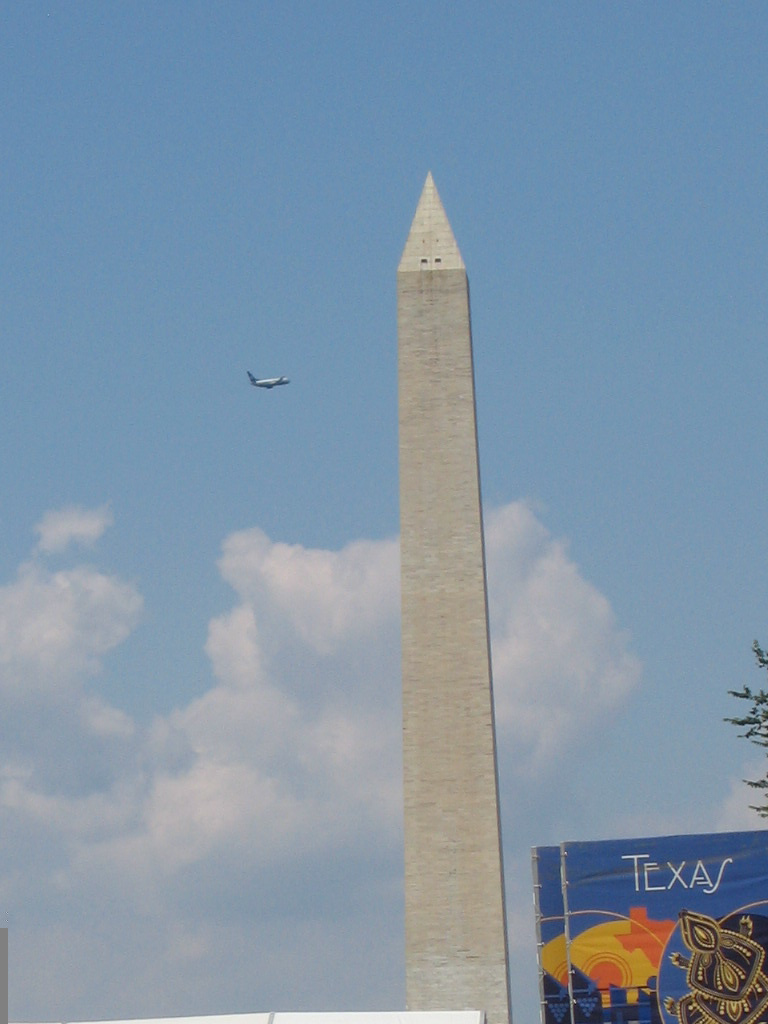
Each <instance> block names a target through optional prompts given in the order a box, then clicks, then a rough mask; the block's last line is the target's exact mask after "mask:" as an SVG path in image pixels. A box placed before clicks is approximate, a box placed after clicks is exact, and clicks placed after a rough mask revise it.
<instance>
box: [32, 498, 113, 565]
mask: <svg viewBox="0 0 768 1024" xmlns="http://www.w3.org/2000/svg"><path fill="white" fill-rule="evenodd" d="M112 522H113V517H112V511H111V509H110V508H109V506H108V505H102V506H100V507H99V508H81V507H80V506H79V505H68V506H67V507H66V508H60V509H56V510H54V511H51V512H46V513H45V515H44V516H43V518H42V519H41V520H40V522H39V523H38V524H37V526H36V527H35V532H36V533H37V535H38V537H39V540H38V543H37V547H38V550H39V551H43V552H46V553H52V552H56V551H63V550H64V549H65V548H67V547H68V546H69V545H70V544H73V543H75V544H83V545H86V546H88V547H90V546H92V545H93V544H95V543H96V541H97V540H98V539H99V538H100V537H101V536H102V534H103V533H104V531H105V530H106V529H107V528H108V527H109V526H111V525H112Z"/></svg>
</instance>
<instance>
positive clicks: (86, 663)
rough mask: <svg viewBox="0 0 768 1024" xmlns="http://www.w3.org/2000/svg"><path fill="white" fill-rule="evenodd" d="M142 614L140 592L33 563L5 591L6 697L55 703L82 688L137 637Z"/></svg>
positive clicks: (0, 613) (0, 665) (95, 575)
mask: <svg viewBox="0 0 768 1024" xmlns="http://www.w3.org/2000/svg"><path fill="white" fill-rule="evenodd" d="M141 608H142V600H141V597H140V595H139V594H138V593H137V592H136V590H135V589H134V587H133V586H131V585H130V584H127V583H125V582H123V581H121V580H119V579H116V578H115V577H113V576H108V575H105V574H104V573H101V572H98V571H96V570H95V569H89V568H86V567H77V568H74V569H71V570H69V571H66V572H64V571H62V572H55V573H51V572H49V571H48V570H46V569H45V568H43V567H42V566H40V565H38V564H36V563H33V562H30V563H26V564H25V565H23V566H21V568H20V569H19V572H18V575H17V578H16V579H15V580H14V581H13V582H12V583H9V584H7V585H5V586H3V587H0V692H4V693H5V694H6V695H11V694H13V695H15V696H16V697H18V698H19V699H23V698H25V697H34V696H37V695H40V694H44V695H46V696H47V697H48V698H49V699H54V700H55V699H57V698H58V697H59V696H61V695H64V694H67V693H68V692H69V690H70V688H72V687H74V688H75V689H77V688H79V687H80V686H81V685H82V679H83V677H84V676H87V675H94V674H95V673H97V672H98V670H99V668H100V665H101V659H102V658H103V656H104V655H105V654H106V653H107V652H108V651H110V650H112V649H113V648H114V647H116V646H117V645H118V644H120V643H121V642H122V641H123V640H125V638H126V637H127V636H128V635H129V634H130V632H131V631H132V630H133V628H134V627H135V625H136V623H137V621H138V618H139V615H140V613H141Z"/></svg>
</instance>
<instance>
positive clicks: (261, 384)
mask: <svg viewBox="0 0 768 1024" xmlns="http://www.w3.org/2000/svg"><path fill="white" fill-rule="evenodd" d="M246 372H247V374H248V380H249V381H250V382H251V384H253V386H254V387H255V388H276V387H277V385H278V384H290V383H291V382H290V381H289V380H288V378H287V377H261V378H258V379H257V378H256V377H254V376H253V374H252V373H251V371H250V370H247V371H246Z"/></svg>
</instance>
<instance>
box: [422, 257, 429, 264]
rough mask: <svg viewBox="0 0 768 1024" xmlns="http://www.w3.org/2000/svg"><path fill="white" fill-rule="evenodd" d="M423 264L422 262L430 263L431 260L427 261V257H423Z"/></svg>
mask: <svg viewBox="0 0 768 1024" xmlns="http://www.w3.org/2000/svg"><path fill="white" fill-rule="evenodd" d="M421 262H422V263H429V260H428V259H427V257H426V256H422V257H421Z"/></svg>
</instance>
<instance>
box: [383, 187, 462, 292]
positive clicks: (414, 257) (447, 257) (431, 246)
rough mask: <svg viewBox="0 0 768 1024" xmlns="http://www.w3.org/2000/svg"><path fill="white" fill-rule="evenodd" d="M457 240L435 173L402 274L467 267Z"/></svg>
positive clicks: (415, 220) (425, 192) (421, 205)
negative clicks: (440, 194)
mask: <svg viewBox="0 0 768 1024" xmlns="http://www.w3.org/2000/svg"><path fill="white" fill-rule="evenodd" d="M464 269H465V268H464V260H463V259H462V258H461V253H460V252H459V247H458V245H457V244H456V239H455V238H454V237H453V231H451V225H450V224H449V223H448V218H447V217H446V215H445V210H444V209H443V204H442V203H441V202H440V196H439V195H438V194H437V189H436V188H435V183H434V181H433V180H432V172H431V171H430V172H429V174H428V175H427V180H426V181H425V182H424V188H423V189H422V192H421V198H420V199H419V205H418V206H417V207H416V215H415V216H414V218H413V223H412V224H411V230H410V232H409V234H408V241H407V242H406V243H405V249H403V255H402V257H401V259H400V266H399V267H398V268H397V270H398V273H402V272H403V271H408V270H464Z"/></svg>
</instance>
